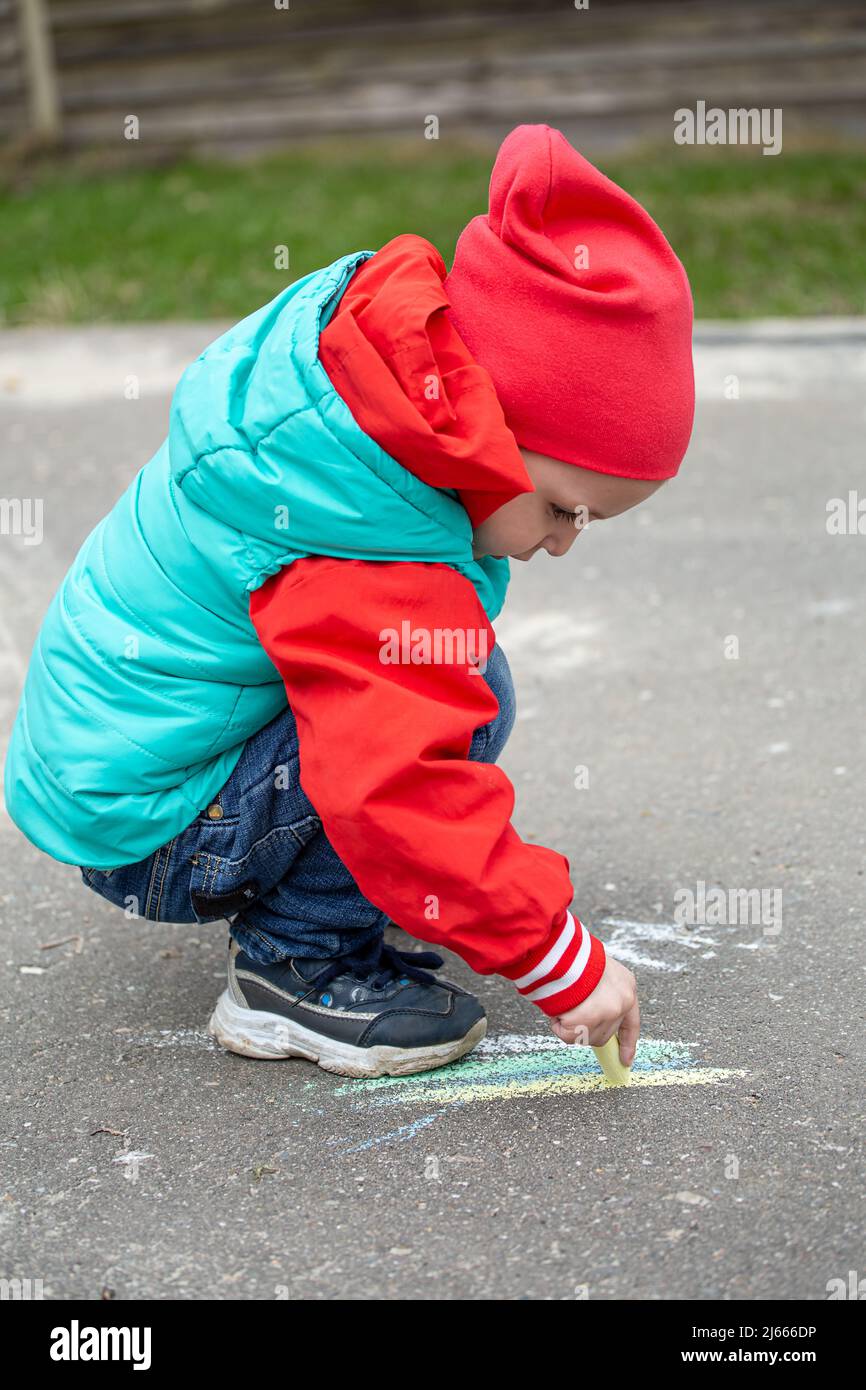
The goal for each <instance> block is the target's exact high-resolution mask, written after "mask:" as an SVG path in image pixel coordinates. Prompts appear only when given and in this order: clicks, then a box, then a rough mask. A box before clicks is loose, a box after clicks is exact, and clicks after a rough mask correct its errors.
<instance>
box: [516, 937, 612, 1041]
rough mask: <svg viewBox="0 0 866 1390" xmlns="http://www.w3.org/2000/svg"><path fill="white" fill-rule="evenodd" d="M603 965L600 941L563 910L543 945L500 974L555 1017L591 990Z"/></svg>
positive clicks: (574, 1005) (572, 1006)
mask: <svg viewBox="0 0 866 1390" xmlns="http://www.w3.org/2000/svg"><path fill="white" fill-rule="evenodd" d="M604 965H605V954H604V946H603V945H602V943H601V942H600V941H598V940H597V939H596V937H594V936H591V935H590V934H589V932H588V931H587V930H586V928H585V927H584V926H583V925H582V924H581V923H580V922H579V921H578V920H577V918H576V917H572V915H571V913H570V912H566V914H565V925H564V926H559V927H554V929H553V931H552V932H551V934H550V936H549V937H548V939H547V941H545V942H544V944H543V945H542V946H540V947H538V949H537V950H535V951H533V952H532V953H531V954H530V955H528V956H525V957H524V958H523V960H521V961H520V962H519V963H518V964H517V965H516V966H515V967H514V969H513V970H506V971H503V974H504V975H505V976H506V977H507V978H508V979H509V980H511V983H512V984H513V985H515V986H516V988H517V990H518V991H519V993H520V994H522V995H523V997H524V999H529V1000H531V1001H532V1003H533V1004H537V1005H538V1007H539V1008H540V1009H542V1010H543V1011H544V1013H546V1014H548V1015H549V1016H550V1017H551V1018H555V1017H556V1016H557V1015H558V1014H564V1013H567V1012H568V1010H569V1009H574V1008H576V1007H577V1005H578V1004H581V1003H583V1000H584V999H585V998H586V997H587V995H588V994H592V991H593V990H594V989H595V987H596V985H597V984H598V982H599V980H600V979H601V977H602V975H603V974H604Z"/></svg>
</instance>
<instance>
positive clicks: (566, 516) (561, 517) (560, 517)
mask: <svg viewBox="0 0 866 1390" xmlns="http://www.w3.org/2000/svg"><path fill="white" fill-rule="evenodd" d="M553 515H554V516H555V517H556V520H557V521H577V512H567V511H565V509H564V508H563V507H554V508H553Z"/></svg>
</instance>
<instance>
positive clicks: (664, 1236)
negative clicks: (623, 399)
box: [0, 321, 866, 1300]
mask: <svg viewBox="0 0 866 1390" xmlns="http://www.w3.org/2000/svg"><path fill="white" fill-rule="evenodd" d="M215 331H216V330H215V329H214V328H209V327H208V326H207V325H193V326H183V325H176V326H171V327H162V326H153V327H148V328H138V329H129V330H120V329H118V330H114V329H109V328H94V329H87V330H76V331H72V330H70V331H68V332H66V331H64V332H53V331H49V330H36V329H34V330H22V331H18V332H7V333H5V334H0V450H2V486H0V495H2V496H3V497H6V498H10V497H32V496H34V495H35V496H38V497H42V498H44V539H43V542H42V544H40V545H27V544H25V542H24V538H23V537H21V536H14V535H11V536H10V535H0V566H2V569H0V578H2V589H3V604H2V623H3V629H2V631H3V636H2V668H0V729H2V732H3V734H4V735H5V733H6V732H7V731H8V727H9V725H10V723H11V720H12V718H13V715H14V710H15V706H16V703H17V696H18V689H19V685H20V681H21V677H22V673H23V668H24V664H25V662H26V658H27V654H28V652H29V649H30V645H31V643H32V641H33V638H34V635H35V632H36V629H37V627H38V624H39V621H40V619H41V616H42V614H43V612H44V609H45V607H46V605H47V603H48V601H49V599H50V597H51V595H52V593H53V591H54V588H55V587H56V585H57V583H58V581H59V580H60V579H61V577H62V575H63V573H64V571H65V569H66V567H67V565H68V564H69V562H70V561H71V560H72V558H73V556H74V554H75V551H76V549H77V547H78V545H79V543H80V542H81V540H82V539H83V537H84V536H85V534H86V533H87V531H88V530H89V529H90V528H91V527H92V526H93V524H94V523H95V522H96V521H97V520H98V519H99V518H100V517H101V516H102V515H103V514H104V512H105V511H106V510H107V509H108V507H109V506H110V504H111V503H112V501H113V500H114V498H115V497H116V496H117V495H118V494H119V493H120V491H121V490H122V489H123V487H124V486H125V485H126V483H127V481H128V480H129V478H130V477H131V476H132V475H133V473H134V472H135V471H136V470H137V469H138V468H139V467H140V466H141V465H142V464H143V463H144V462H145V461H146V460H147V458H148V457H149V456H150V454H151V453H152V452H153V450H154V449H155V448H156V446H157V445H158V444H159V442H160V440H161V438H162V436H163V434H164V430H165V425H166V413H167V406H168V400H169V395H170V390H171V385H172V383H173V381H174V380H175V379H176V377H177V375H178V374H179V371H180V370H181V368H182V366H183V365H184V363H185V362H186V361H187V360H189V358H190V357H191V356H192V355H194V354H195V352H196V351H197V350H199V349H200V347H201V346H203V345H204V343H205V342H207V341H208V340H209V338H210V337H212V336H213V335H214V333H215ZM696 352H697V366H698V384H699V405H698V416H697V423H696V428H695V434H694V439H693V443H692V446H691V449H690V451H689V456H688V459H687V461H686V463H685V465H684V467H683V469H682V472H681V475H680V477H679V478H678V479H677V480H676V481H675V482H673V483H670V484H668V485H667V486H666V487H665V488H663V489H662V490H661V491H660V492H659V493H658V495H657V496H656V497H655V498H653V499H652V500H651V501H650V502H649V503H647V504H646V505H645V506H644V507H642V508H640V509H638V510H636V511H634V512H632V513H631V514H629V515H627V516H624V517H622V518H620V519H617V520H614V521H610V522H604V523H597V524H594V525H593V526H591V527H590V528H589V530H588V531H587V532H586V533H585V534H584V535H583V536H582V537H581V538H580V539H579V541H578V543H577V545H576V546H575V547H574V549H573V551H572V553H571V555H570V556H569V557H568V558H567V559H566V560H564V561H552V560H549V559H548V558H547V557H538V558H536V560H535V561H533V563H532V564H531V565H529V566H521V565H515V571H516V572H515V575H514V581H513V585H512V590H511V594H510V599H509V603H508V607H507V609H506V613H505V615H503V618H502V619H501V621H500V623H499V624H498V625H497V628H498V633H499V637H500V640H501V642H502V644H503V646H504V648H505V650H506V652H507V653H508V655H509V658H510V660H511V664H512V669H513V672H514V676H515V680H516V683H517V690H518V705H519V708H520V719H519V722H518V724H517V726H516V729H515V732H514V735H513V737H512V740H511V743H510V745H509V748H508V750H507V754H506V758H505V760H504V761H505V766H506V768H507V770H508V772H509V774H510V775H511V777H512V778H513V781H514V783H515V787H516V789H517V814H516V822H517V825H518V828H519V829H520V830H521V833H523V834H524V835H525V836H526V837H528V838H532V839H534V840H537V841H538V842H541V843H546V844H549V845H552V846H554V847H555V848H557V849H559V850H561V851H562V852H564V853H565V854H566V855H567V856H568V858H569V860H570V863H571V866H572V871H573V878H574V883H575V888H576V893H575V908H576V910H577V911H578V913H579V914H580V916H581V917H582V918H583V920H584V921H586V922H587V924H588V925H590V926H591V927H592V928H593V929H594V930H595V931H596V932H597V933H598V934H599V935H601V936H602V937H603V938H604V939H605V940H606V941H607V942H608V943H612V944H613V949H614V954H616V948H617V944H618V945H619V946H620V948H621V952H622V954H623V958H625V959H626V960H627V961H628V962H629V963H631V964H632V967H633V968H634V969H635V970H636V973H637V975H638V980H639V985H640V996H641V1003H642V1011H643V1027H644V1034H645V1036H646V1037H648V1038H650V1039H662V1040H682V1041H683V1042H684V1043H685V1044H687V1045H688V1048H689V1051H690V1055H691V1058H692V1059H693V1061H692V1064H693V1066H694V1067H698V1068H719V1069H722V1070H723V1071H725V1072H727V1073H728V1074H727V1075H725V1076H723V1077H721V1078H720V1079H718V1081H717V1082H716V1084H705V1085H682V1086H652V1087H645V1088H640V1087H637V1086H635V1087H632V1088H630V1089H629V1090H595V1091H589V1092H581V1091H579V1090H576V1091H574V1092H572V1093H565V1094H560V1093H557V1092H556V1091H555V1089H554V1090H551V1091H550V1092H549V1093H546V1092H545V1090H544V1089H537V1090H535V1091H527V1090H526V1089H525V1088H524V1089H523V1090H521V1087H520V1085H517V1086H516V1087H513V1088H512V1091H511V1093H509V1091H508V1089H507V1087H506V1088H505V1089H504V1090H503V1089H502V1088H500V1089H499V1090H498V1091H496V1089H495V1088H494V1090H493V1091H492V1092H491V1093H490V1095H491V1098H488V1099H476V1098H474V1097H470V1098H468V1099H465V1100H464V1102H463V1103H447V1104H437V1103H435V1099H434V1102H433V1103H431V1104H429V1105H425V1104H423V1103H421V1104H419V1102H418V1095H417V1093H410V1092H409V1091H408V1090H403V1091H401V1090H400V1089H399V1088H392V1089H391V1090H390V1091H387V1090H376V1089H375V1088H374V1089H373V1090H370V1089H367V1090H361V1089H353V1084H352V1083H347V1082H345V1081H344V1080H342V1079H341V1078H337V1077H333V1076H329V1075H326V1074H325V1073H323V1072H322V1071H320V1070H318V1069H317V1068H314V1067H312V1066H310V1065H309V1064H308V1063H305V1062H301V1061H284V1062H273V1063H266V1062H255V1061H247V1060H243V1059H240V1058H237V1057H232V1056H228V1055H226V1054H224V1053H222V1052H221V1051H220V1050H219V1049H218V1048H216V1047H215V1046H214V1045H213V1044H212V1043H211V1042H210V1041H209V1039H208V1038H207V1036H206V1034H205V1027H206V1023H207V1019H208V1016H209V1012H210V1009H211V1007H212V1005H213V1003H214V1001H215V999H216V996H217V994H218V993H219V991H220V990H221V988H222V979H223V967H224V952H225V944H226V932H225V929H224V927H221V926H211V927H201V928H197V927H195V926H192V927H190V926H162V925H153V924H146V923H142V922H136V921H127V920H125V919H124V918H123V916H122V915H121V914H120V913H118V912H117V911H116V910H115V909H113V908H112V907H110V906H109V905H108V904H106V903H103V902H102V901H101V900H100V899H98V898H96V897H95V896H94V895H93V894H91V893H89V892H88V891H87V890H86V889H85V888H84V887H83V886H82V885H81V883H80V879H79V876H78V874H77V871H76V870H75V869H72V868H67V867H64V866H62V865H59V864H56V863H54V862H52V861H51V860H49V859H47V858H45V857H43V856H42V855H40V854H39V853H38V852H37V851H36V850H35V849H33V848H32V847H30V846H29V845H28V844H27V843H26V842H25V841H24V840H23V838H22V837H21V836H20V835H19V834H18V832H17V831H16V830H15V828H14V827H13V826H12V825H11V823H10V822H9V821H8V820H7V819H4V821H3V824H2V826H0V913H2V952H0V969H2V1062H3V1065H2V1075H3V1084H2V1093H3V1120H2V1140H0V1143H2V1148H0V1155H2V1158H0V1161H2V1172H0V1275H2V1276H4V1277H7V1278H10V1277H20V1278H31V1279H41V1280H42V1281H43V1291H44V1294H45V1297H48V1298H55V1299H65V1298H87V1299H98V1298H100V1297H103V1296H104V1297H111V1296H114V1297H116V1298H118V1299H140V1298H158V1299H178V1298H184V1299H186V1298H194V1299H228V1300H243V1299H275V1298H277V1299H279V1298H284V1297H290V1298H306V1299H342V1298H357V1299H364V1300H366V1299H371V1300H372V1299H379V1298H398V1299H454V1298H459V1299H486V1298H505V1299H533V1300H534V1299H554V1300H563V1299H565V1300H568V1299H574V1298H580V1297H583V1296H588V1297H589V1298H590V1300H595V1299H614V1298H616V1299H661V1300H667V1299H693V1300H711V1299H735V1298H747V1299H756V1300H788V1299H792V1298H807V1299H815V1300H820V1299H824V1298H826V1297H827V1285H828V1281H830V1280H833V1279H839V1278H841V1279H845V1280H847V1279H848V1274H849V1271H850V1270H857V1271H859V1274H860V1276H861V1277H862V1275H863V1274H864V1273H866V1259H864V1249H863V1235H862V1233H863V1225H864V1222H863V1217H864V1211H863V1181H862V1177H863V1174H862V1160H861V1157H860V1150H859V1142H860V1136H861V1134H862V1125H861V1120H862V1110H863V1068H864V1047H863V1028H862V1014H863V988H862V980H863V950H862V944H861V943H862V922H863V911H864V876H863V875H864V853H863V851H864V814H863V812H864V786H866V756H864V718H863V710H864V683H866V661H864V650H866V534H864V535H857V534H849V535H841V536H834V535H830V534H828V531H827V525H826V522H827V503H828V500H829V499H831V498H836V497H838V498H846V499H847V497H848V493H849V491H850V490H852V489H859V496H860V497H861V498H863V497H866V469H864V462H863V452H862V448H863V434H864V423H866V420H864V413H866V412H864V401H866V392H864V377H866V323H864V322H862V321H836V322H831V323H829V324H824V325H822V324H811V323H807V322H803V323H797V322H793V323H791V324H787V325H786V324H755V325H751V326H746V325H743V326H736V325H734V326H730V327H722V326H714V325H702V326H701V327H700V329H699V331H698V335H697V350H696ZM130 373H134V374H136V375H137V376H138V377H139V382H140V390H141V395H140V399H137V400H128V399H125V396H124V387H125V384H126V382H127V378H128V376H129V374H130ZM732 377H736V378H737V383H736V384H734V383H732V381H731V378H732ZM737 385H738V388H739V398H738V399H729V398H728V397H729V396H730V395H731V393H732V391H736V387H737ZM863 525H864V531H866V518H864V522H863ZM732 636H733V637H736V638H737V639H738V642H739V656H738V658H736V659H730V658H729V657H728V656H726V652H725V643H726V639H728V638H730V637H732ZM335 758H336V762H335V776H337V777H339V750H335ZM578 765H585V766H586V767H587V768H588V772H589V786H588V787H586V788H582V789H577V788H575V785H574V782H575V767H576V766H578ZM698 882H704V883H706V884H707V885H717V886H720V887H722V888H724V889H726V890H727V889H754V888H758V889H764V890H781V892H782V902H783V916H782V923H781V929H780V930H778V931H777V932H776V931H770V932H768V931H766V930H765V929H764V927H765V925H766V924H764V925H762V924H760V923H754V922H734V923H721V924H714V925H706V926H696V927H683V926H679V927H677V926H675V925H672V924H674V907H675V897H674V895H675V893H676V892H677V890H678V889H681V888H683V887H689V886H692V887H693V888H694V887H695V885H696V884H697V883H698ZM490 910H491V915H493V916H495V913H496V904H495V903H491V905H490ZM634 924H637V925H634ZM70 937H73V938H78V939H76V940H72V941H66V942H65V944H62V945H50V944H49V943H54V942H58V941H63V940H64V939H65V938H70ZM448 965H449V971H450V973H451V974H452V976H453V977H454V978H456V979H457V980H459V981H460V982H461V983H462V984H464V985H466V986H469V987H471V988H474V989H476V990H477V992H479V993H480V995H481V997H482V998H483V1000H484V1002H485V1005H486V1007H487V1010H488V1015H489V1027H490V1034H489V1036H490V1037H491V1038H492V1039H493V1040H494V1052H490V1053H488V1054H485V1055H486V1056H488V1057H493V1056H495V1046H497V1045H501V1046H502V1047H505V1048H507V1047H508V1046H512V1047H513V1046H518V1047H519V1046H520V1043H519V1042H518V1043H516V1044H515V1043H514V1039H513V1036H511V1035H536V1036H539V1037H540V1036H541V1035H543V1034H545V1033H549V1030H548V1028H547V1024H546V1022H545V1020H544V1018H543V1016H542V1015H541V1014H540V1012H539V1011H538V1010H537V1009H535V1008H534V1007H533V1006H532V1005H530V1004H526V1003H525V1002H523V1001H522V1000H520V999H519V998H518V997H517V996H516V995H515V993H514V992H513V990H512V988H511V986H509V985H508V984H507V983H506V982H504V981H502V980H498V979H496V978H485V979H480V978H478V977H475V976H473V975H472V973H471V972H470V971H469V970H468V968H467V967H465V966H464V965H463V964H462V963H461V962H460V961H458V960H456V958H449V961H448ZM497 1039H498V1040H500V1044H497V1043H496V1041H495V1040H497ZM509 1039H510V1041H509ZM502 1040H504V1041H502ZM587 1055H588V1054H587ZM434 1075H435V1074H434ZM482 1085H483V1080H482ZM479 1089H480V1088H479ZM433 1094H434V1093H433V1092H431V1095H433ZM383 1097H384V1098H385V1099H388V1098H389V1097H391V1098H392V1099H394V1103H393V1104H391V1105H387V1106H383V1105H381V1104H379V1101H381V1099H382V1098H383ZM142 1155H144V1156H143V1157H142ZM734 1173H736V1174H737V1176H733V1174H734Z"/></svg>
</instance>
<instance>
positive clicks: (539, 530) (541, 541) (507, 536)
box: [473, 449, 661, 560]
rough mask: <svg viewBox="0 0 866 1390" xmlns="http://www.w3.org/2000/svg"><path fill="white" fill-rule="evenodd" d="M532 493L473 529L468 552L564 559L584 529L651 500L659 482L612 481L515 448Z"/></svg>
mask: <svg viewBox="0 0 866 1390" xmlns="http://www.w3.org/2000/svg"><path fill="white" fill-rule="evenodd" d="M520 452H521V454H522V455H523V462H524V463H525V464H526V471H527V473H528V474H529V476H530V478H531V479H532V482H533V484H534V486H535V491H534V492H525V493H521V495H520V496H519V497H513V498H512V499H511V501H510V502H506V503H505V506H504V507H500V508H499V510H498V511H495V512H494V513H493V515H492V516H489V517H488V518H487V520H486V521H482V523H481V525H480V526H479V527H478V528H477V529H476V531H475V533H474V536H473V552H474V554H475V557H476V559H478V558H479V557H480V556H482V555H496V556H500V557H501V556H504V555H510V556H511V558H512V559H513V560H531V559H532V557H533V555H534V554H535V552H536V551H537V550H546V551H547V553H548V555H564V554H565V553H566V551H567V550H570V549H571V547H572V545H573V544H574V542H575V540H576V539H577V537H578V536H579V535H580V533H581V531H582V530H583V528H584V526H587V525H588V524H589V522H590V521H604V520H606V519H607V518H608V517H611V516H619V514H620V512H627V511H628V510H629V509H630V508H631V507H636V506H637V505H638V503H639V502H644V501H645V500H646V499H647V497H651V496H652V494H653V493H654V492H656V491H657V490H658V489H659V488H660V487H661V483H660V482H643V481H641V480H640V479H638V478H615V477H613V476H612V475H610V474H608V473H593V472H592V471H591V470H590V469H588V468H579V467H578V466H577V465H576V464H573V463H562V462H561V460H559V459H551V458H547V457H546V456H545V455H544V454H534V453H532V451H531V450H529V449H521V451H520Z"/></svg>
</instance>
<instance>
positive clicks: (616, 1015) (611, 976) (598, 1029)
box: [551, 956, 640, 1067]
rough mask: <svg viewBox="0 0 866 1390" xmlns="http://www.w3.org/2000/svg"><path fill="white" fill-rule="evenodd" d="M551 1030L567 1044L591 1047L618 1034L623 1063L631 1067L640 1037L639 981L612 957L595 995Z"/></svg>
mask: <svg viewBox="0 0 866 1390" xmlns="http://www.w3.org/2000/svg"><path fill="white" fill-rule="evenodd" d="M551 1027H552V1028H553V1031H554V1033H555V1034H556V1036H557V1037H558V1038H561V1039H562V1041H563V1042H566V1043H581V1044H583V1045H584V1046H591V1047H602V1046H603V1045H604V1044H605V1043H606V1042H607V1040H608V1038H612V1037H613V1035H614V1033H618V1034H619V1057H620V1061H621V1062H622V1064H623V1066H626V1067H630V1066H631V1064H632V1062H633V1061H634V1054H635V1050H636V1048H637V1040H638V1037H639V1036H640V1009H639V1008H638V1003H637V980H636V979H635V977H634V975H633V974H632V973H631V971H630V970H627V969H626V967H625V966H624V965H621V964H620V962H619V961H618V960H614V959H613V957H612V956H608V958H607V962H606V964H605V967H604V974H603V975H602V977H601V979H600V980H599V982H598V984H597V985H596V987H595V989H594V990H593V991H592V994H588V995H587V996H586V998H585V999H584V1001H583V1003H582V1004H578V1006H577V1008H576V1009H569V1011H568V1013H567V1014H560V1016H559V1018H555V1019H554V1020H553V1022H552V1024H551Z"/></svg>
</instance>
